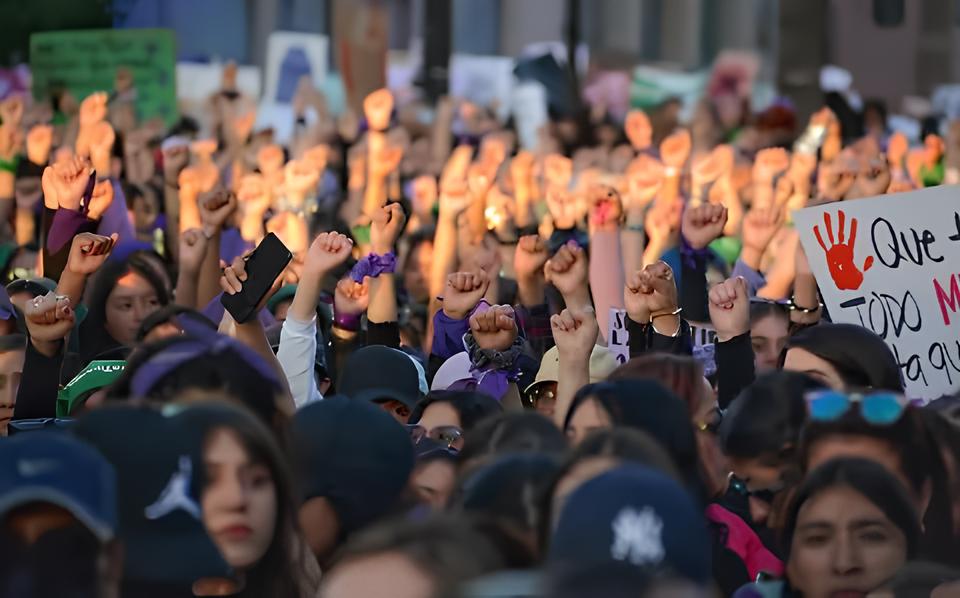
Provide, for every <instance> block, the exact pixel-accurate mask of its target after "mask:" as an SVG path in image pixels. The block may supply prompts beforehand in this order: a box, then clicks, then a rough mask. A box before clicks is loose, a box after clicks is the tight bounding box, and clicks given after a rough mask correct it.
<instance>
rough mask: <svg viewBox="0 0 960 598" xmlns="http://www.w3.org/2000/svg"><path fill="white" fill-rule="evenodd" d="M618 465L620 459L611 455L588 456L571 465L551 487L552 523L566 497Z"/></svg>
mask: <svg viewBox="0 0 960 598" xmlns="http://www.w3.org/2000/svg"><path fill="white" fill-rule="evenodd" d="M619 465H620V460H619V459H615V458H613V457H589V458H587V459H584V460H583V461H581V462H579V463H577V464H576V465H574V466H573V468H572V469H570V471H568V472H567V475H565V476H563V477H562V478H560V481H559V482H557V486H556V487H555V488H554V489H553V498H552V500H551V503H550V513H551V515H552V520H553V521H552V524H553V525H556V523H557V521H558V520H559V519H560V513H562V512H563V506H564V505H565V504H567V498H568V497H569V496H570V495H571V494H573V493H574V492H576V491H577V488H579V487H580V486H582V485H583V484H584V483H586V482H588V481H590V480H592V479H593V478H595V477H597V476H598V475H601V474H604V473H606V472H608V471H610V470H611V469H615V468H616V467H617V466H619Z"/></svg>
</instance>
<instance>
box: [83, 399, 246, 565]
mask: <svg viewBox="0 0 960 598" xmlns="http://www.w3.org/2000/svg"><path fill="white" fill-rule="evenodd" d="M73 433H74V434H76V435H77V436H79V437H80V438H82V439H84V440H85V441H87V442H89V443H90V444H92V445H93V446H95V447H97V449H99V450H100V452H101V453H103V455H104V456H105V457H106V458H107V459H108V460H109V461H110V462H111V463H112V464H113V466H114V467H115V468H116V472H117V501H118V504H119V509H118V513H119V533H118V535H119V537H120V538H121V539H122V540H123V544H124V549H125V554H124V565H123V568H124V570H123V576H124V579H125V580H131V581H138V582H151V583H193V582H195V581H197V580H200V579H204V578H231V577H232V572H231V571H230V568H229V566H228V565H227V563H226V562H225V561H224V560H223V557H222V556H221V555H220V552H219V551H218V550H217V548H216V546H215V545H214V543H213V541H212V540H211V539H210V537H209V536H208V535H207V531H206V528H205V527H204V525H203V520H202V517H201V509H200V501H199V496H198V488H197V486H198V484H197V483H196V482H197V479H198V477H199V476H198V475H196V473H195V470H197V471H199V469H200V468H201V467H202V464H200V463H194V461H195V459H194V458H193V457H192V455H193V453H194V450H193V449H192V447H190V446H187V441H186V440H184V439H182V434H181V431H180V430H179V429H178V428H177V426H176V425H175V424H174V423H173V422H172V421H170V420H169V419H168V418H166V417H164V416H163V415H161V414H160V413H159V412H158V411H155V410H153V409H149V408H144V407H134V406H129V405H123V406H119V405H118V406H106V407H101V408H99V409H95V410H93V411H90V412H89V413H87V414H86V415H84V416H83V417H81V418H80V419H78V420H77V422H76V424H75V425H74V427H73Z"/></svg>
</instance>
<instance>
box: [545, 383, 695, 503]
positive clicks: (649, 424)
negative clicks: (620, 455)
mask: <svg viewBox="0 0 960 598" xmlns="http://www.w3.org/2000/svg"><path fill="white" fill-rule="evenodd" d="M589 400H595V401H597V402H598V403H599V404H600V405H601V406H602V407H603V409H604V411H606V412H607V414H608V415H609V416H610V420H611V422H612V423H613V425H614V426H624V427H628V428H634V429H639V430H643V431H644V432H646V433H648V434H650V436H652V437H653V438H654V439H655V440H657V442H659V443H660V445H661V446H663V448H664V449H666V451H667V453H668V454H669V455H670V457H671V459H672V460H673V464H674V465H675V466H676V467H677V469H678V470H679V471H680V473H681V475H682V476H683V479H684V480H685V483H684V486H685V487H686V488H687V490H688V491H690V492H691V493H692V494H693V495H694V496H696V497H697V498H698V499H699V500H700V501H703V500H704V498H705V497H706V491H705V486H704V483H703V478H702V474H701V470H700V458H699V451H698V450H697V440H696V437H695V435H694V431H693V424H692V423H691V422H690V412H689V411H688V409H687V405H686V403H684V402H683V401H682V400H681V399H680V398H679V397H677V395H675V394H673V392H671V391H669V390H667V389H666V388H665V387H664V386H663V385H662V384H660V383H659V382H657V381H655V380H617V381H614V382H600V383H597V384H588V385H586V386H584V387H582V388H581V389H580V390H578V391H577V394H576V395H574V397H573V401H572V402H571V403H570V408H569V409H568V410H567V417H566V420H565V421H564V426H563V427H564V429H565V430H566V429H567V428H568V427H569V425H570V421H571V420H572V419H573V415H574V413H575V412H576V411H577V409H578V408H579V407H580V406H581V405H582V404H584V403H586V402H587V401H589Z"/></svg>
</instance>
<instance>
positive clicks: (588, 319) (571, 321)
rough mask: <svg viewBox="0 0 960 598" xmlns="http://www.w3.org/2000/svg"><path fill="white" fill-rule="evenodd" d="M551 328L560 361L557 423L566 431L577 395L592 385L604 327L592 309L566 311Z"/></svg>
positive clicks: (557, 316) (553, 322)
mask: <svg viewBox="0 0 960 598" xmlns="http://www.w3.org/2000/svg"><path fill="white" fill-rule="evenodd" d="M550 327H551V329H552V330H553V340H554V341H555V342H556V344H557V352H558V355H559V358H560V368H559V372H560V375H559V377H558V378H559V379H558V380H557V405H556V408H555V410H554V412H553V421H554V423H555V424H556V425H557V427H558V428H560V429H561V430H562V429H563V424H564V422H565V421H566V419H567V412H568V411H570V405H571V404H572V403H573V397H574V395H576V394H577V391H578V390H580V388H581V387H582V386H584V385H586V384H587V383H589V382H590V355H591V354H592V353H593V347H594V345H595V344H596V341H597V335H598V334H599V332H600V327H599V326H598V325H597V319H596V318H595V317H594V313H593V308H592V307H590V306H586V307H583V308H574V309H570V308H568V309H565V310H563V311H562V312H560V313H559V314H557V315H554V316H552V317H551V318H550Z"/></svg>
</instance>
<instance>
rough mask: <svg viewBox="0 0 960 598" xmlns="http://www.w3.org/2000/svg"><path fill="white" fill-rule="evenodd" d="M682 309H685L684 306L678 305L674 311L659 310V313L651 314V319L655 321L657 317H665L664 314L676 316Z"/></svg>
mask: <svg viewBox="0 0 960 598" xmlns="http://www.w3.org/2000/svg"><path fill="white" fill-rule="evenodd" d="M682 311H683V308H682V307H678V308H677V309H675V310H673V311H661V312H658V313H655V314H650V321H651V322H653V321H654V320H656V319H657V318H662V317H664V316H676V315H678V314H679V313H681V312H682Z"/></svg>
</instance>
